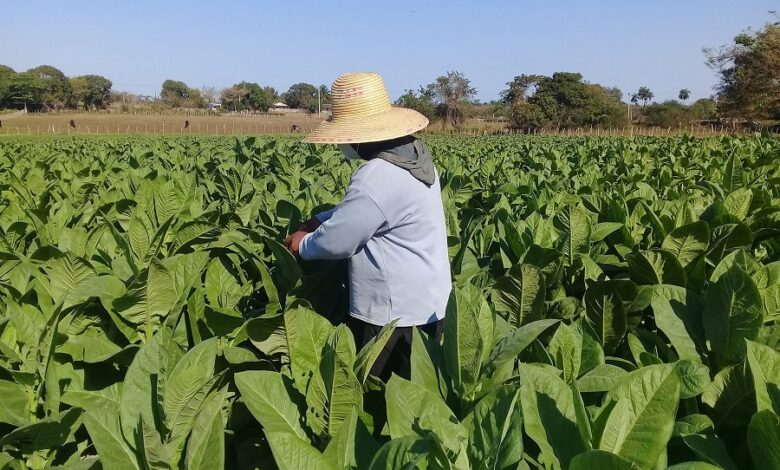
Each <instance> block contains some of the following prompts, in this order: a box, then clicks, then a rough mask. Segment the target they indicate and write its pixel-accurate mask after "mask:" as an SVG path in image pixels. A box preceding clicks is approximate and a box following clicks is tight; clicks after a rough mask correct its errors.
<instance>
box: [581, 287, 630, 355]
mask: <svg viewBox="0 0 780 470" xmlns="http://www.w3.org/2000/svg"><path fill="white" fill-rule="evenodd" d="M583 300H584V302H585V322H586V325H587V326H588V327H590V329H591V331H592V332H593V333H594V334H595V335H596V338H598V340H599V342H601V344H602V346H603V347H604V352H605V353H607V354H611V353H612V352H614V351H615V349H616V348H617V346H618V344H619V343H620V342H621V341H622V339H623V337H624V336H625V334H626V311H625V308H624V307H623V301H622V300H621V299H620V297H619V295H618V294H617V292H615V290H613V289H612V288H611V286H610V285H609V284H607V283H605V282H594V283H592V284H591V285H590V286H589V287H588V290H587V291H585V297H584V299H583Z"/></svg>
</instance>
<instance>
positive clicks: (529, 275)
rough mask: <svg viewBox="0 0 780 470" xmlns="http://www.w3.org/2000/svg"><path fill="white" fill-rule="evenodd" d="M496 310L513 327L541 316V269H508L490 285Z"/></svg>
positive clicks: (542, 290)
mask: <svg viewBox="0 0 780 470" xmlns="http://www.w3.org/2000/svg"><path fill="white" fill-rule="evenodd" d="M492 298H493V302H494V305H495V306H496V310H497V311H498V312H499V313H501V314H502V315H503V316H504V317H505V318H506V320H507V321H508V322H509V324H510V325H512V326H514V327H515V328H517V327H520V326H522V325H524V324H526V323H530V322H532V321H535V320H541V319H542V318H543V317H544V300H545V284H544V274H543V273H542V270H541V269H539V268H537V267H536V266H531V265H529V264H518V265H515V266H513V267H512V268H510V269H509V271H508V272H507V274H506V275H504V276H503V277H501V278H499V279H498V280H497V281H496V283H495V285H494V286H493V291H492Z"/></svg>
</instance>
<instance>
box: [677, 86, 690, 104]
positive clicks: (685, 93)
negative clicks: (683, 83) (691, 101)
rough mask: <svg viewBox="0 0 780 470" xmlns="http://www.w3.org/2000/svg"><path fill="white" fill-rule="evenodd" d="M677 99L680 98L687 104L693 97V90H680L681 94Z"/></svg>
mask: <svg viewBox="0 0 780 470" xmlns="http://www.w3.org/2000/svg"><path fill="white" fill-rule="evenodd" d="M677 97H678V98H680V101H682V102H683V103H685V102H686V101H688V98H690V97H691V90H689V89H687V88H683V89H682V90H680V94H679V95H677Z"/></svg>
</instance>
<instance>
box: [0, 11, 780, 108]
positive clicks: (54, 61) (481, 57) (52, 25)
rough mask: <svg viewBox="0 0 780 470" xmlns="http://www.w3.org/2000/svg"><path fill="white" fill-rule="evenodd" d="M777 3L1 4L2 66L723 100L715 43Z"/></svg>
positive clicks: (127, 76)
mask: <svg viewBox="0 0 780 470" xmlns="http://www.w3.org/2000/svg"><path fill="white" fill-rule="evenodd" d="M778 9H780V2H779V1H778V0H772V1H769V0H745V1H743V0H738V1H737V0H730V1H729V0H677V1H671V0H660V1H653V0H645V1H635V0H609V1H607V0H604V1H598V2H596V1H588V2H586V1H547V2H541V1H536V2H530V1H504V2H499V1H491V0H481V1H476V2H466V1H458V0H449V1H443V0H436V1H417V2H413V1H406V0H393V1H390V2H373V1H352V0H350V1H336V0H334V1H331V2H318V1H307V0H294V1H286V2H281V1H276V2H270V1H256V2H250V1H234V2H228V1H223V2H217V1H213V0H212V1H200V0H191V1H188V2H183V1H181V2H172V1H156V2H153V1H146V0H136V1H133V2H115V1H111V0H103V1H100V2H98V1H86V0H68V1H57V2H54V1H50V2H43V1H37V0H24V1H22V0H0V16H1V17H2V23H3V27H2V28H0V64H6V65H9V66H11V67H13V68H14V69H15V70H17V71H22V70H26V69H28V68H31V67H34V66H36V65H40V64H49V65H53V66H55V67H58V68H59V69H61V70H62V71H63V72H65V74H67V75H70V76H73V75H81V74H88V73H96V74H100V75H104V76H106V77H108V78H109V79H111V80H112V81H113V82H114V89H118V90H127V91H131V92H136V93H141V94H150V95H152V94H154V93H155V92H159V89H160V84H161V83H162V81H163V80H165V79H167V78H171V79H176V80H183V81H185V82H187V84H189V85H190V86H194V87H200V86H203V85H208V86H215V87H218V88H221V87H226V86H230V85H231V84H233V83H236V82H239V81H242V80H246V81H253V82H258V83H260V84H261V85H271V86H273V87H275V88H276V89H277V90H279V91H284V90H286V89H287V88H288V87H289V86H290V85H291V84H293V83H297V82H309V83H313V84H321V83H327V84H330V83H331V82H332V81H333V79H335V78H336V76H338V75H339V74H340V73H342V72H346V71H368V70H371V71H377V72H380V73H382V74H383V75H384V76H385V80H386V83H387V87H388V89H389V91H390V94H391V95H392V96H393V97H394V98H395V97H397V96H398V95H400V94H401V93H403V91H404V89H407V88H415V89H416V88H417V87H418V86H419V85H421V84H425V83H429V82H431V81H433V79H434V78H435V77H436V76H438V75H441V74H443V73H444V72H446V71H447V70H459V71H461V72H463V73H464V74H465V75H466V76H467V77H468V78H470V79H471V81H472V85H473V86H474V87H475V88H477V90H478V98H479V99H481V100H484V101H489V100H491V99H496V98H498V96H499V93H500V91H501V90H503V89H504V88H506V86H505V84H506V82H508V81H510V80H511V79H512V78H513V77H514V76H515V75H520V74H523V73H526V74H551V73H553V72H555V71H571V72H580V73H582V74H583V75H584V77H585V79H586V80H588V81H590V82H593V83H601V84H603V85H608V86H617V87H619V88H620V89H622V90H623V91H624V92H625V93H629V92H633V91H636V90H637V89H638V88H639V87H640V86H648V87H650V89H651V90H652V91H653V92H654V93H655V95H656V99H657V100H664V99H670V98H676V97H677V92H678V90H680V88H689V89H690V90H691V91H692V92H693V98H701V97H707V96H709V95H710V94H712V86H713V84H714V83H715V81H716V77H715V75H714V73H713V72H712V71H711V70H710V69H709V68H707V66H706V65H705V63H704V62H705V58H704V55H703V53H702V48H703V47H717V46H720V45H722V44H725V43H727V42H728V41H729V40H730V39H731V38H733V36H734V35H735V34H737V33H738V32H740V31H741V30H743V29H745V28H748V27H750V26H753V27H760V26H761V25H763V24H764V23H765V22H768V21H770V20H773V21H774V20H775V19H774V18H773V17H772V16H770V15H769V14H768V13H767V11H768V10H778Z"/></svg>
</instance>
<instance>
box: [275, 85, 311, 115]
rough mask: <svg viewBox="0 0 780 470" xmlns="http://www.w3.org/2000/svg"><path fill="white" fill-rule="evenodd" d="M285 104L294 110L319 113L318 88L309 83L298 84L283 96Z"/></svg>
mask: <svg viewBox="0 0 780 470" xmlns="http://www.w3.org/2000/svg"><path fill="white" fill-rule="evenodd" d="M282 98H283V99H284V103H285V104H286V105H287V106H289V107H291V108H293V109H305V110H307V111H309V112H310V113H313V112H315V111H317V105H318V102H317V87H315V86H314V85H311V84H309V83H296V84H295V85H292V86H291V87H290V88H289V89H288V90H287V91H286V92H285V93H284V95H282Z"/></svg>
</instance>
